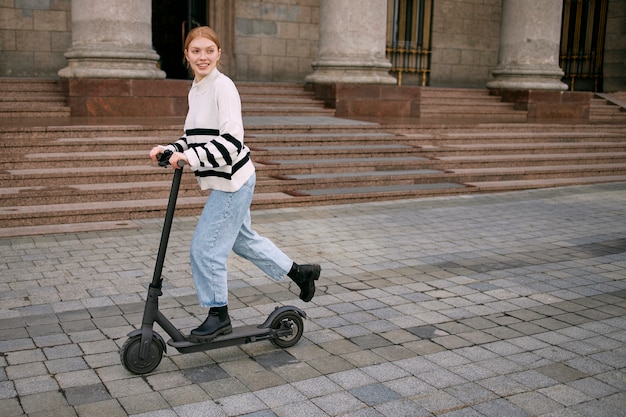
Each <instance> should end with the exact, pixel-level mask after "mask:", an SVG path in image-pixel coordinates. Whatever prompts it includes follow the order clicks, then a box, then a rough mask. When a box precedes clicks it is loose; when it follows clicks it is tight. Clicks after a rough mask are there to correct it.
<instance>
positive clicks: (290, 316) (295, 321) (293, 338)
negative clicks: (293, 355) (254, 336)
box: [270, 311, 304, 348]
mask: <svg viewBox="0 0 626 417" xmlns="http://www.w3.org/2000/svg"><path fill="white" fill-rule="evenodd" d="M270 326H271V328H272V329H275V330H279V329H280V330H286V329H291V334H288V335H285V336H279V337H276V338H272V339H271V342H272V343H273V344H274V345H275V346H278V347H280V348H287V347H291V346H293V345H295V344H296V343H298V341H299V340H300V338H301V337H302V333H303V332H304V322H303V321H302V317H300V314H298V313H297V312H296V311H285V312H282V313H280V314H279V315H278V316H276V318H275V319H274V320H273V321H272V324H271V325H270Z"/></svg>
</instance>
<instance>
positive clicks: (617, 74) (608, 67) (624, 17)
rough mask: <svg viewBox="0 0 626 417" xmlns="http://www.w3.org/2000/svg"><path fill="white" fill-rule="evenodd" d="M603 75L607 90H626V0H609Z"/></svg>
mask: <svg viewBox="0 0 626 417" xmlns="http://www.w3.org/2000/svg"><path fill="white" fill-rule="evenodd" d="M603 76H604V85H603V90H604V91H605V92H607V93H610V92H614V91H626V0H609V11H608V16H607V22H606V39H605V43H604V74H603Z"/></svg>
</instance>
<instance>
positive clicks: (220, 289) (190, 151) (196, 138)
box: [150, 26, 321, 342]
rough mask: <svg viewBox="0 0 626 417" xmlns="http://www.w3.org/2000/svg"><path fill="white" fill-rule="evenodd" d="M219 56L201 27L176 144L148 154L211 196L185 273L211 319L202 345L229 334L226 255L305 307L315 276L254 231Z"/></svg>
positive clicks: (246, 166) (235, 99)
mask: <svg viewBox="0 0 626 417" xmlns="http://www.w3.org/2000/svg"><path fill="white" fill-rule="evenodd" d="M221 54H222V49H221V47H220V41H219V38H218V36H217V34H216V33H215V31H214V30H213V29H211V28H209V27H207V26H199V27H196V28H194V29H192V30H191V31H190V32H189V34H188V35H187V38H186V40H185V50H184V55H185V60H186V63H187V65H188V67H189V69H190V70H191V71H192V72H193V76H194V80H193V84H192V86H191V89H190V90H189V98H188V100H189V111H188V113H187V118H186V119H185V128H184V134H183V136H182V137H181V138H180V139H178V140H177V141H176V142H174V143H170V144H169V145H167V146H160V145H159V146H155V147H154V148H152V150H151V151H150V157H151V158H152V159H153V160H154V161H155V162H156V161H158V160H159V159H160V158H159V157H160V156H161V155H162V154H165V152H166V151H168V152H171V156H170V157H169V164H170V165H171V166H172V167H174V168H175V169H182V168H179V161H183V162H184V165H188V166H189V168H191V170H192V171H193V172H194V174H195V175H196V178H197V179H198V183H199V185H200V188H201V189H203V190H211V193H210V194H209V198H208V199H207V202H206V204H205V206H204V210H203V211H202V214H201V215H200V218H199V219H198V224H197V226H196V230H195V232H194V235H193V238H192V241H191V272H192V276H193V279H194V283H195V286H196V291H197V293H198V301H199V302H200V305H201V306H202V307H207V308H209V314H208V315H207V318H206V320H205V321H204V322H203V323H202V324H201V325H200V326H199V327H198V328H196V329H194V330H192V331H191V335H190V337H193V338H194V340H196V341H203V342H205V341H210V340H212V339H213V338H215V337H217V336H219V335H223V334H229V333H231V332H232V326H231V323H230V318H229V316H228V277H227V273H228V271H227V265H226V261H227V259H228V256H229V255H230V252H231V251H232V252H235V253H236V254H237V255H239V256H241V257H243V258H244V259H247V260H249V261H251V262H252V263H254V264H255V265H256V266H258V267H259V268H260V269H261V270H262V271H263V272H265V273H266V274H267V275H268V276H269V277H270V278H272V279H274V280H276V281H278V280H280V279H281V278H283V277H284V276H285V275H287V276H288V277H289V278H291V279H292V280H293V281H294V282H295V283H296V284H297V285H298V288H299V289H300V299H301V300H303V301H305V302H308V301H311V299H312V298H313V295H314V294H315V281H316V280H317V279H318V278H319V276H320V271H321V268H320V266H319V265H317V264H313V265H298V264H296V263H295V262H293V261H292V260H291V258H289V257H288V256H287V255H286V254H285V253H283V251H282V250H280V249H279V248H278V247H276V245H275V244H274V243H273V242H272V241H271V240H269V239H267V238H265V237H263V236H260V235H258V234H257V233H256V232H255V231H254V230H253V229H252V226H251V218H250V204H251V203H252V194H253V193H254V186H255V184H256V174H255V168H254V164H253V163H252V159H251V158H250V149H249V148H248V147H247V146H246V145H245V144H244V130H243V117H242V114H241V99H240V97H239V92H238V91H237V87H235V84H234V83H233V81H232V80H231V79H230V78H228V77H227V76H226V75H224V74H222V73H221V72H220V70H219V60H220V57H221Z"/></svg>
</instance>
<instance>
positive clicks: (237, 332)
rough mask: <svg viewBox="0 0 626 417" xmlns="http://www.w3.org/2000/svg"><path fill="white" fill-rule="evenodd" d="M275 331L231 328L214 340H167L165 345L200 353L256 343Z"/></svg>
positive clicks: (243, 327)
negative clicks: (231, 329)
mask: <svg viewBox="0 0 626 417" xmlns="http://www.w3.org/2000/svg"><path fill="white" fill-rule="evenodd" d="M275 333H276V330H275V329H271V328H267V327H261V325H259V324H250V325H246V326H239V327H233V331H232V333H230V334H225V335H220V336H218V337H216V338H215V339H212V340H209V341H206V342H199V343H196V342H191V341H189V340H183V341H174V340H172V339H170V340H168V342H167V344H168V345H170V346H172V347H173V348H176V349H177V350H178V351H179V352H181V353H186V352H200V351H203V350H210V349H219V348H222V347H227V346H235V345H242V344H245V343H252V342H258V341H260V340H267V339H271V338H272V337H274V334H275Z"/></svg>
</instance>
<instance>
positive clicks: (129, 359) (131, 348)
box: [120, 335, 164, 375]
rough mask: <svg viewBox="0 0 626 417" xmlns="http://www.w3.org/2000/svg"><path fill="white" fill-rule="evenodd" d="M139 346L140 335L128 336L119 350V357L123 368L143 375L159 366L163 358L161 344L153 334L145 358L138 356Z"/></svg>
mask: <svg viewBox="0 0 626 417" xmlns="http://www.w3.org/2000/svg"><path fill="white" fill-rule="evenodd" d="M140 348H141V335H136V336H133V337H129V338H128V340H126V342H124V345H123V346H122V349H121V350H120V359H121V361H122V365H124V368H126V369H128V370H129V371H130V372H132V373H134V374H137V375H143V374H147V373H150V372H152V371H154V370H155V369H156V367H157V366H159V363H161V359H162V358H163V350H164V349H163V345H162V344H161V342H160V341H159V339H157V338H156V337H155V336H152V341H151V343H150V346H149V349H148V356H147V357H146V358H143V359H142V358H140V356H139V350H140Z"/></svg>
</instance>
